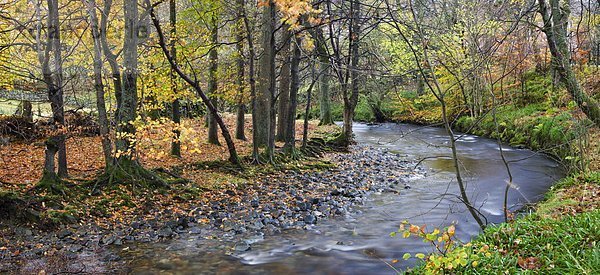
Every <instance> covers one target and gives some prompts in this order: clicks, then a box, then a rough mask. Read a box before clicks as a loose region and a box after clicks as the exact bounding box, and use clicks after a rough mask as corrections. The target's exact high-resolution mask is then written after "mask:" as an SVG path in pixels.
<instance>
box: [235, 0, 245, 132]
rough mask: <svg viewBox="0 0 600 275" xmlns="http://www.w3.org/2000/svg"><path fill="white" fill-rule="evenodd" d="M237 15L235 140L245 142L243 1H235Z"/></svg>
mask: <svg viewBox="0 0 600 275" xmlns="http://www.w3.org/2000/svg"><path fill="white" fill-rule="evenodd" d="M237 9H238V10H237V13H238V24H239V25H238V27H237V29H236V40H237V41H238V43H236V44H235V47H236V50H237V53H238V57H237V60H236V65H237V79H236V84H237V88H238V93H239V95H238V96H239V99H238V106H237V119H236V127H235V138H237V139H239V140H246V134H245V133H244V132H245V129H246V125H245V114H246V105H245V104H244V90H245V89H244V69H245V68H244V42H243V40H244V31H243V27H242V26H243V24H244V21H243V20H244V19H243V16H244V0H237Z"/></svg>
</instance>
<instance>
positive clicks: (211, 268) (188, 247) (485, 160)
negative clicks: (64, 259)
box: [124, 123, 564, 274]
mask: <svg viewBox="0 0 600 275" xmlns="http://www.w3.org/2000/svg"><path fill="white" fill-rule="evenodd" d="M354 132H355V134H356V141H357V143H358V144H360V145H363V146H373V147H380V148H385V149H388V150H390V151H393V152H395V153H397V154H400V155H402V156H404V157H406V158H407V159H410V160H414V161H415V162H418V161H419V160H423V161H422V162H421V163H420V165H421V166H423V167H424V168H425V170H426V171H427V172H426V175H425V176H424V177H416V178H413V179H411V181H410V182H409V185H410V187H411V188H410V189H404V187H403V186H398V187H397V188H398V192H399V193H398V194H396V193H391V192H387V193H375V194H372V195H370V196H369V197H368V200H367V202H366V203H364V204H363V205H360V206H357V207H355V210H356V211H352V212H350V213H349V214H348V215H346V216H345V217H344V218H335V219H329V220H326V221H322V222H319V223H318V224H317V225H316V226H315V227H313V228H312V229H310V230H286V231H284V232H283V233H282V234H278V235H276V236H269V237H264V238H263V237H257V238H256V242H255V243H253V244H252V249H251V250H249V251H247V252H232V251H231V249H230V247H231V244H228V243H226V242H223V241H219V240H203V239H200V240H199V239H197V238H193V237H192V236H189V238H188V237H183V238H180V239H177V240H171V241H167V242H163V243H155V244H146V245H140V246H138V247H136V248H134V249H133V251H128V252H127V253H126V256H124V257H125V259H127V260H128V261H129V263H130V264H129V268H130V271H131V272H132V273H158V272H159V271H165V270H167V271H169V272H170V273H175V274H198V273H207V274H214V273H218V274H306V273H310V274H394V273H395V271H394V270H393V269H392V268H391V267H389V266H388V264H386V262H387V263H391V261H392V260H393V259H400V261H399V262H398V263H396V264H394V265H393V266H394V267H395V268H397V269H400V270H401V269H404V268H407V267H410V266H412V265H414V264H415V260H408V261H404V260H402V259H401V258H402V255H403V254H404V253H407V252H408V253H417V252H425V253H427V252H430V251H431V247H430V246H428V245H427V244H425V243H423V242H422V241H421V240H419V239H416V238H407V239H404V238H402V237H400V236H398V237H390V236H389V233H390V232H392V231H396V230H397V229H398V226H399V224H400V222H401V221H402V220H408V221H410V222H411V223H413V224H419V225H423V224H425V225H427V227H428V228H430V229H433V228H434V227H444V226H448V225H450V224H452V223H454V224H455V225H456V234H457V237H459V238H460V239H462V240H464V241H467V240H469V239H470V238H472V237H474V236H476V235H477V234H478V233H479V232H480V230H479V227H478V226H477V224H476V223H475V221H474V220H473V219H472V218H471V216H470V215H469V213H468V211H466V209H465V207H464V206H463V205H462V204H461V203H460V201H459V200H458V199H457V196H456V195H457V194H458V187H457V185H456V180H455V175H454V168H453V164H452V161H451V159H448V158H447V157H443V156H448V155H449V154H450V149H449V148H447V145H448V137H447V136H446V135H445V131H444V130H443V129H441V128H436V127H421V126H414V125H408V124H392V123H387V124H380V125H366V124H360V123H357V124H355V125H354ZM457 148H458V153H459V158H460V161H461V163H462V165H463V166H464V167H463V171H464V172H465V181H466V184H467V189H468V193H469V196H470V198H471V200H472V203H473V205H475V206H477V207H478V208H480V211H481V212H482V213H484V214H485V215H486V217H487V219H488V222H489V223H499V222H502V221H503V220H504V217H503V200H504V198H503V193H504V188H505V186H506V182H507V179H508V176H507V171H506V169H505V167H504V164H503V162H502V160H501V158H500V152H499V148H498V144H497V143H496V141H495V140H491V139H487V138H482V137H477V136H473V135H463V136H461V138H460V139H459V140H458V142H457ZM503 151H504V154H505V156H506V158H507V159H508V160H509V161H511V164H510V168H511V172H512V174H513V177H514V181H513V188H511V189H510V191H509V194H508V203H509V206H510V209H511V210H512V211H516V210H519V209H521V208H522V207H523V206H524V205H526V204H530V203H534V202H537V201H539V200H540V199H542V198H543V196H544V193H545V192H546V191H547V190H548V189H549V188H550V186H551V185H552V184H553V183H554V182H555V181H557V180H558V179H560V178H561V177H563V176H564V172H563V171H562V169H561V167H560V165H559V164H558V163H556V162H554V161H553V160H551V159H549V158H548V157H547V156H545V155H543V154H538V153H535V152H532V151H529V150H525V149H517V148H512V147H510V146H507V145H505V147H504V148H503Z"/></svg>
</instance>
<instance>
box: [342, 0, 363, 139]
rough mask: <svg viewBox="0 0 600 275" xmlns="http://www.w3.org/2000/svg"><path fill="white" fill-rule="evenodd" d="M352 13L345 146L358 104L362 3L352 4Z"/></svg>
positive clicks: (345, 104)
mask: <svg viewBox="0 0 600 275" xmlns="http://www.w3.org/2000/svg"><path fill="white" fill-rule="evenodd" d="M350 10H351V13H352V23H351V25H350V31H349V37H350V68H349V70H350V80H351V87H350V89H351V90H350V95H348V87H347V85H343V86H345V87H343V89H344V90H343V92H344V126H343V130H342V136H341V141H342V144H343V145H346V146H347V145H349V144H350V143H352V122H353V120H354V111H355V108H356V104H357V103H358V81H359V80H358V78H359V74H358V61H359V52H358V50H359V36H360V3H358V2H357V0H353V1H351V2H350Z"/></svg>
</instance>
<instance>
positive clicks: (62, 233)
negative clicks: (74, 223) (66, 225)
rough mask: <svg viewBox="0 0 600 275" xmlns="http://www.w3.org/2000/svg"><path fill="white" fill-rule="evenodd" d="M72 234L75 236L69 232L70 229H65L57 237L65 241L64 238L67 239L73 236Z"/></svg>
mask: <svg viewBox="0 0 600 275" xmlns="http://www.w3.org/2000/svg"><path fill="white" fill-rule="evenodd" d="M71 234H73V232H71V230H68V229H63V230H61V231H59V232H58V233H57V234H56V236H57V237H58V238H59V239H64V238H66V237H68V236H71Z"/></svg>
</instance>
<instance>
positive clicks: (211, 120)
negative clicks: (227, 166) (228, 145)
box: [206, 11, 221, 145]
mask: <svg viewBox="0 0 600 275" xmlns="http://www.w3.org/2000/svg"><path fill="white" fill-rule="evenodd" d="M216 13H217V12H216V11H213V14H212V30H211V32H210V40H211V44H212V45H211V48H210V51H209V52H208V59H209V63H210V65H209V68H208V91H207V93H208V96H209V97H210V98H211V102H212V104H213V106H215V108H217V100H216V97H215V96H216V95H215V94H216V93H217V69H218V66H219V53H218V47H217V45H218V43H219V41H218V40H219V23H218V21H219V20H218V16H217V14H216ZM217 110H218V109H217ZM206 115H207V118H208V119H207V122H208V143H210V144H216V145H221V143H220V142H219V134H218V131H217V129H218V128H217V127H218V125H217V123H216V121H215V117H214V115H212V114H211V113H210V112H209V113H208V114H206Z"/></svg>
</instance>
